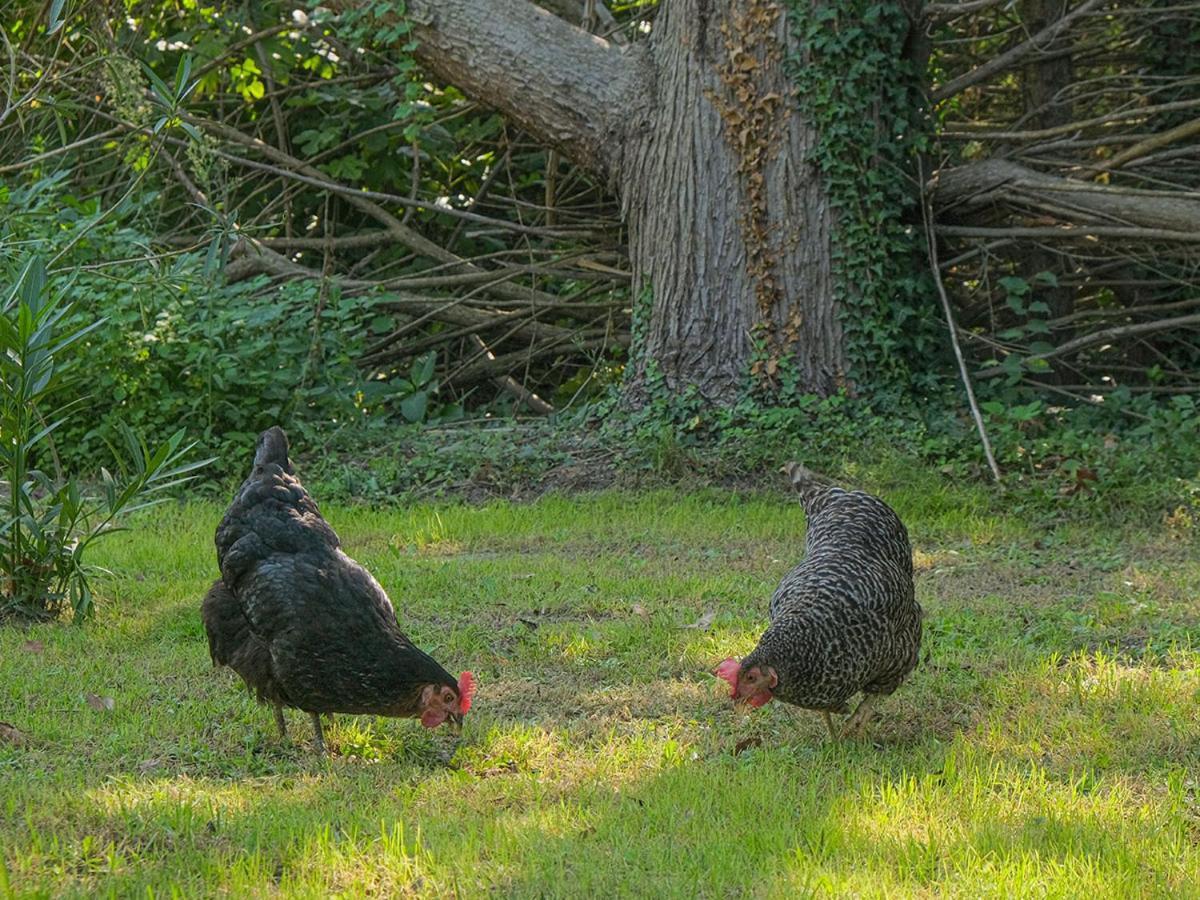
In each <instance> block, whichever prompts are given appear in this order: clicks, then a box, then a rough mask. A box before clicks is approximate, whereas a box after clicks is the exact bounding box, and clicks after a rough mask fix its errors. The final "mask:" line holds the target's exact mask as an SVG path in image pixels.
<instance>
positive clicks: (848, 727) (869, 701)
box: [842, 694, 879, 737]
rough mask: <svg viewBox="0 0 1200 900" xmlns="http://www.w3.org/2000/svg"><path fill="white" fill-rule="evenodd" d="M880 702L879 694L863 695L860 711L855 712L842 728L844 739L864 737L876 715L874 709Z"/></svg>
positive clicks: (859, 705)
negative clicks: (864, 732)
mask: <svg viewBox="0 0 1200 900" xmlns="http://www.w3.org/2000/svg"><path fill="white" fill-rule="evenodd" d="M878 702H879V695H878V694H863V698H862V702H861V703H859V704H858V709H856V710H854V713H853V714H852V715H851V716H850V718H848V719H847V720H846V722H845V724H844V725H843V726H842V737H862V734H863V731H864V730H865V729H866V727H867V723H868V722H869V721H871V716H872V715H874V714H875V709H874V708H875V704H876V703H878Z"/></svg>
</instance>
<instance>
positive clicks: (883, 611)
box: [714, 463, 922, 739]
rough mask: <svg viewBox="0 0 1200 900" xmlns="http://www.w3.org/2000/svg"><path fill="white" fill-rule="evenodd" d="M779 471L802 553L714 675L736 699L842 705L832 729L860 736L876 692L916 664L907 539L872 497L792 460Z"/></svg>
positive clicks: (892, 686) (832, 709)
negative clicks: (766, 619) (751, 630)
mask: <svg viewBox="0 0 1200 900" xmlns="http://www.w3.org/2000/svg"><path fill="white" fill-rule="evenodd" d="M783 471H784V472H785V473H786V474H787V475H788V477H789V478H790V479H791V482H792V485H793V487H794V488H795V489H796V490H797V491H798V492H799V494H800V501H801V503H802V505H803V507H804V514H805V517H806V519H807V521H808V534H807V537H806V539H805V557H804V560H803V561H802V562H801V563H800V564H799V565H798V566H796V568H794V569H792V571H791V572H789V573H788V574H787V575H785V576H784V578H783V580H782V581H781V582H780V583H779V587H778V588H777V589H776V591H775V594H774V596H772V597H771V605H770V610H769V615H770V625H769V626H768V628H767V630H766V631H765V632H764V633H763V635H762V637H761V638H760V639H759V641H758V646H757V647H755V648H754V650H753V652H751V653H750V654H749V655H748V656H747V657H746V658H745V659H743V660H741V661H740V662H739V661H738V660H736V659H726V660H725V661H724V662H722V663H721V664H720V665H719V666H717V668H716V671H715V672H714V674H716V675H717V676H718V677H720V678H723V679H724V680H725V681H727V682H729V685H730V687H731V689H732V690H731V694H730V696H731V697H733V699H734V701H735V702H737V703H739V704H741V703H744V704H749V705H750V706H753V707H758V706H762V705H764V704H766V703H769V702H770V701H771V700H773V699H779V700H782V701H783V702H785V703H790V704H793V705H795V706H799V707H801V708H803V709H812V710H816V711H818V712H820V713H821V714H822V715H823V716H824V718H825V724H826V726H827V727H828V728H829V733H830V734H831V735H832V736H833V737H834V738H835V739H837V738H838V737H839V732H838V730H836V729H835V728H834V724H833V720H832V718H831V717H830V714H831V713H841V714H848V713H850V706H849V701H850V700H851V698H852V697H854V696H855V695H856V694H858V693H859V692H862V694H863V698H862V701H861V702H860V703H859V704H858V708H857V709H856V710H855V711H854V713H853V715H851V716H850V717H849V719H847V720H846V721H845V723H844V725H843V727H842V729H841V732H840V734H841V736H850V735H861V734H862V731H863V729H864V728H865V726H866V724H867V722H868V720H869V719H870V717H871V715H872V711H873V709H874V707H875V705H876V703H877V702H878V700H879V698H881V697H884V696H887V695H888V694H891V693H892V692H893V691H895V690H896V688H897V687H899V686H900V684H901V682H903V681H904V680H905V678H907V677H908V675H909V673H911V672H912V670H913V669H914V668H915V667H916V665H917V654H918V651H919V649H920V646H921V618H922V612H921V607H920V605H919V604H918V603H917V601H916V597H915V595H914V591H913V569H912V546H911V545H910V544H909V541H908V532H907V531H906V530H905V528H904V524H903V523H902V522H901V521H900V519H899V517H897V515H896V513H895V512H893V511H892V509H891V508H890V507H889V506H888V505H887V504H886V503H884V502H883V501H882V500H880V499H878V498H877V497H872V496H871V495H870V494H865V493H863V492H862V491H846V490H843V489H841V488H839V487H835V486H833V485H831V484H829V483H828V482H827V481H826V480H825V479H823V478H821V477H820V476H818V475H816V474H814V473H813V472H811V471H809V470H808V469H806V468H805V467H804V466H802V465H800V464H799V463H788V464H787V465H786V466H784V469H783Z"/></svg>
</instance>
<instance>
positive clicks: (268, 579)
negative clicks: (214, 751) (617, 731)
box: [201, 428, 475, 753]
mask: <svg viewBox="0 0 1200 900" xmlns="http://www.w3.org/2000/svg"><path fill="white" fill-rule="evenodd" d="M216 545H217V563H218V565H219V566H220V569H221V577H220V578H219V579H218V580H217V581H216V582H215V583H214V584H213V585H212V587H211V588H210V589H209V591H208V594H207V595H206V596H205V598H204V602H203V604H202V607H201V617H202V618H203V620H204V628H205V631H206V632H207V633H208V647H209V652H210V654H211V655H212V659H213V664H214V665H226V666H229V667H230V668H232V669H233V670H234V671H235V672H237V673H238V675H240V676H241V677H242V680H243V681H245V682H246V685H247V686H248V687H249V688H251V689H252V690H254V691H255V692H256V694H257V696H258V699H259V701H260V702H263V703H268V704H270V705H272V706H273V707H274V708H275V722H276V725H277V726H278V728H279V733H280V736H281V737H286V735H287V726H286V724H285V722H284V717H283V709H284V707H290V708H295V709H301V710H304V711H305V712H307V713H308V714H309V715H310V716H311V717H312V724H313V731H314V744H315V748H316V750H317V752H319V753H324V752H325V737H324V734H323V732H322V729H321V718H320V716H321V713H335V712H343V713H366V714H374V715H381V716H401V717H406V716H411V717H416V718H419V719H420V720H421V724H422V725H424V726H425V727H427V728H436V727H437V726H438V725H440V724H442V723H443V722H446V721H450V722H452V723H454V724H461V722H462V716H463V714H464V713H466V711H467V710H468V709H469V708H470V706H471V696H472V694H473V693H474V688H475V681H474V678H473V676H472V675H471V673H470V672H463V673H462V675H461V676H460V677H459V678H458V680H457V681H456V680H455V679H454V678H453V677H452V676H451V675H450V674H449V673H448V672H447V671H446V670H445V669H443V668H442V667H441V666H440V665H438V663H437V662H435V661H434V660H433V658H432V657H430V656H429V655H427V654H426V653H424V652H423V651H421V650H420V649H418V648H417V647H416V646H415V645H414V644H413V642H412V641H410V640H409V639H408V637H407V636H405V634H404V632H403V631H401V630H400V626H399V624H398V622H397V620H396V613H395V610H394V609H393V608H392V604H391V601H390V600H388V596H387V594H386V593H384V590H383V588H382V587H380V586H379V583H378V582H377V581H376V580H375V579H374V578H372V577H371V574H370V573H369V572H368V571H367V570H366V569H364V568H363V567H362V566H360V565H359V564H358V563H356V562H355V561H354V560H352V559H351V558H350V557H348V556H347V555H346V554H345V553H343V552H342V550H341V548H340V544H339V541H338V536H337V535H336V534H335V533H334V531H333V529H332V528H330V527H329V525H328V524H327V523H326V522H325V520H324V519H323V518H322V517H321V513H320V511H319V510H318V509H317V505H316V503H314V502H313V499H312V497H310V496H309V494H308V492H307V491H306V490H305V489H304V487H303V485H301V484H300V481H299V480H298V479H297V478H296V476H295V474H294V473H293V471H292V466H291V462H290V461H289V459H288V443H287V437H286V436H285V435H284V433H283V430H282V429H280V428H271V429H270V430H268V431H265V432H263V434H262V435H261V436H260V437H259V439H258V446H257V448H256V451H255V454H254V469H253V471H252V472H251V473H250V476H249V477H248V478H247V479H246V480H245V482H244V483H243V484H242V486H241V488H240V489H239V490H238V492H237V495H236V496H235V497H234V500H233V503H232V505H231V506H230V507H229V510H228V511H227V512H226V513H225V517H224V518H223V519H222V520H221V524H220V525H219V526H218V527H217V533H216Z"/></svg>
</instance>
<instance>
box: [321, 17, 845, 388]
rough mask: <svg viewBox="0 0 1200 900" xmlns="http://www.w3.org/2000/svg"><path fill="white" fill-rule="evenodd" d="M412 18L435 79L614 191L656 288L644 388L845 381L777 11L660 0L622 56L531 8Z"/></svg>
mask: <svg viewBox="0 0 1200 900" xmlns="http://www.w3.org/2000/svg"><path fill="white" fill-rule="evenodd" d="M334 5H335V6H339V5H340V6H342V7H346V6H350V5H355V0H341V2H340V3H335V4H334ZM407 18H408V19H409V20H410V21H411V22H412V24H413V36H414V37H415V38H416V40H417V41H418V49H417V50H416V55H417V57H418V58H419V60H420V61H421V63H422V64H423V65H424V66H425V67H426V68H427V69H429V71H430V72H432V73H433V74H434V75H436V76H437V77H438V78H441V79H443V80H445V81H446V82H448V83H450V84H454V85H456V86H457V87H458V88H459V89H460V90H462V91H463V92H464V93H466V94H468V95H469V96H471V97H473V98H475V99H477V100H479V101H481V102H483V103H486V104H489V105H491V106H493V107H495V108H496V109H498V110H500V111H501V112H503V113H504V114H505V115H507V116H508V117H510V118H511V119H512V120H513V121H514V122H515V123H517V124H518V125H519V126H520V127H522V128H524V129H525V130H527V131H528V132H529V133H531V134H533V135H535V136H536V137H537V138H538V139H539V140H541V141H543V142H544V143H546V144H547V145H548V146H550V147H553V148H555V149H557V150H559V151H561V152H562V153H563V154H564V155H566V156H568V157H570V158H572V159H574V160H575V161H576V162H578V163H580V164H582V165H585V166H587V167H589V168H591V169H593V170H595V171H597V172H599V173H601V174H603V175H604V176H605V177H607V178H608V180H609V182H610V184H611V185H612V186H613V187H614V188H615V189H616V190H617V192H618V193H619V195H620V198H621V201H622V208H623V210H624V214H625V217H626V222H627V224H628V227H629V236H630V242H629V252H630V256H631V260H632V264H633V270H634V275H635V278H634V290H635V292H636V291H638V290H639V289H640V288H641V287H642V286H648V287H649V288H650V289H651V291H652V294H653V303H652V306H651V310H650V314H649V316H648V321H646V322H645V331H644V333H643V334H639V335H638V337H639V338H640V339H641V346H640V347H639V348H637V349H638V350H639V351H640V353H639V354H638V356H637V358H638V360H639V362H638V368H637V370H636V372H635V373H634V375H635V377H634V379H633V382H632V384H633V386H634V390H635V392H636V391H637V390H639V389H640V386H643V385H644V384H645V383H646V381H647V379H648V378H650V377H651V376H654V375H658V376H661V377H662V379H663V381H664V383H665V385H666V387H667V388H668V389H669V390H671V391H681V390H683V389H684V388H686V387H688V386H689V385H694V386H695V387H696V388H697V389H698V390H699V391H700V393H701V394H702V395H703V396H704V397H706V398H707V399H708V400H709V401H712V402H718V403H719V402H729V401H731V400H733V399H735V398H737V397H738V396H739V395H741V394H742V393H744V391H745V389H746V387H747V381H746V375H747V373H748V372H749V371H750V369H751V367H752V365H753V367H754V368H755V371H756V374H758V375H759V376H760V377H763V378H771V377H772V376H773V375H774V374H775V372H776V367H777V365H778V364H779V363H780V362H781V361H782V360H783V359H784V358H789V359H790V360H791V362H792V364H793V365H795V366H796V368H797V369H798V373H799V382H800V386H801V388H802V389H805V390H809V391H813V392H815V393H819V394H828V393H830V392H831V391H833V390H835V389H836V388H837V387H838V386H839V384H841V383H842V380H843V378H844V376H845V372H846V358H845V350H844V345H843V341H842V335H841V330H840V328H839V320H838V316H837V310H836V308H835V304H834V300H833V290H832V287H833V285H832V276H831V269H832V265H831V243H830V241H831V216H832V214H831V210H830V205H829V202H828V199H827V197H826V195H825V193H824V189H823V186H822V183H821V179H820V176H819V175H818V173H817V172H816V171H815V170H814V168H813V167H811V166H810V165H808V164H807V163H806V162H805V161H804V160H805V153H806V150H807V149H808V148H809V147H810V146H811V145H812V143H813V141H814V140H815V137H816V135H815V133H814V131H813V129H812V127H811V126H810V125H809V124H808V123H807V122H805V121H804V119H803V117H802V116H801V115H800V112H799V108H798V105H797V104H796V103H795V101H794V96H793V94H794V89H793V88H792V86H791V84H790V82H789V80H788V78H787V76H786V74H785V72H784V69H783V61H784V56H785V53H786V52H787V51H788V50H789V49H790V48H789V43H790V41H791V37H790V36H789V34H788V29H787V25H786V21H785V16H784V11H783V7H782V5H781V4H780V3H778V2H775V0H665V2H664V3H663V6H662V8H661V9H660V11H659V15H658V18H657V19H656V21H655V23H654V32H653V35H652V37H651V39H650V40H649V41H647V42H643V43H640V44H635V45H633V46H628V47H624V48H619V47H617V46H615V45H614V44H611V43H609V42H607V41H605V40H603V39H601V38H599V37H596V36H594V35H592V34H589V33H587V32H586V31H584V30H582V29H581V28H579V27H576V26H575V25H573V24H570V23H568V22H566V21H564V20H563V19H561V18H559V17H557V16H555V15H553V14H552V13H550V12H548V11H546V10H545V9H542V8H540V7H539V6H536V5H534V4H533V3H531V2H529V0H408V3H407ZM756 348H761V355H760V356H759V357H758V358H757V360H755V359H754V354H755V349H756Z"/></svg>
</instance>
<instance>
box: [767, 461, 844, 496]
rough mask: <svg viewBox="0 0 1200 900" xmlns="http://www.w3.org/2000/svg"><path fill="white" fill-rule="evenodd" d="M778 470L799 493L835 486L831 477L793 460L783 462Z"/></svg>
mask: <svg viewBox="0 0 1200 900" xmlns="http://www.w3.org/2000/svg"><path fill="white" fill-rule="evenodd" d="M779 471H780V472H782V473H783V474H784V475H786V476H787V477H788V481H790V482H791V483H792V487H793V488H795V489H796V490H797V491H800V492H801V493H807V492H809V491H812V490H814V489H820V488H829V487H834V486H835V484H834V481H833V479H832V478H829V477H827V476H825V475H821V474H819V473H817V472H814V471H813V470H812V469H810V468H808V466H806V465H804V464H803V463H798V462H795V461H794V460H793V461H792V462H786V463H784V464H783V467H782V468H781V469H780V470H779Z"/></svg>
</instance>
